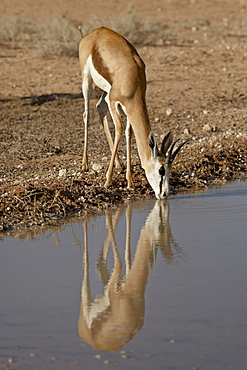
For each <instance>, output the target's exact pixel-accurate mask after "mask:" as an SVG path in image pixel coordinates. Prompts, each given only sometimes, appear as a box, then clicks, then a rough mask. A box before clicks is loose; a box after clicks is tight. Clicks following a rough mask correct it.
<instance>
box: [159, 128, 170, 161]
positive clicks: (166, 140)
mask: <svg viewBox="0 0 247 370" xmlns="http://www.w3.org/2000/svg"><path fill="white" fill-rule="evenodd" d="M172 142H173V132H172V131H170V132H168V134H167V135H166V136H165V137H164V139H163V141H162V144H161V152H162V154H163V155H164V156H165V155H166V153H167V151H168V149H169V148H170V146H171V145H172Z"/></svg>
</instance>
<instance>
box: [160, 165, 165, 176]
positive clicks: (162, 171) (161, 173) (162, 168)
mask: <svg viewBox="0 0 247 370" xmlns="http://www.w3.org/2000/svg"><path fill="white" fill-rule="evenodd" d="M165 173H166V170H165V168H164V166H162V167H160V169H159V174H160V176H165Z"/></svg>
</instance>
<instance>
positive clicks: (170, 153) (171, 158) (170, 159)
mask: <svg viewBox="0 0 247 370" xmlns="http://www.w3.org/2000/svg"><path fill="white" fill-rule="evenodd" d="M178 140H179V139H177V140H176V141H174V143H173V144H172V146H171V148H170V150H169V152H168V156H167V159H166V163H172V162H173V161H174V159H175V158H176V156H177V154H178V152H179V151H180V149H182V147H183V146H184V145H185V144H186V143H187V142H188V141H190V140H185V141H184V142H183V143H182V144H180V145H179V146H178V147H177V149H176V150H175V152H174V153H172V151H173V149H174V146H175V144H176V143H177V142H178Z"/></svg>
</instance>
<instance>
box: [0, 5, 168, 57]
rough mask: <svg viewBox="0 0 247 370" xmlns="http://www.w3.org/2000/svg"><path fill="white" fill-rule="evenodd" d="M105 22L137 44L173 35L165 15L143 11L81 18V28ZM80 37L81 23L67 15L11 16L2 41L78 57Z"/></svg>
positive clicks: (0, 30) (0, 29) (1, 27)
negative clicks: (44, 18)
mask: <svg viewBox="0 0 247 370" xmlns="http://www.w3.org/2000/svg"><path fill="white" fill-rule="evenodd" d="M102 25H103V26H106V27H109V28H112V29H114V30H115V31H117V32H119V33H121V34H122V35H123V36H124V37H126V38H127V39H128V40H129V41H130V42H131V43H133V44H136V45H141V44H144V45H146V44H152V43H155V42H156V40H160V39H161V40H166V39H167V38H168V37H169V32H168V31H167V28H166V27H165V25H163V24H162V20H161V19H159V18H153V17H146V18H144V19H141V17H140V15H139V14H137V13H133V12H128V11H127V12H124V13H122V14H120V15H119V16H118V17H114V18H113V17H110V18H109V17H108V18H105V19H103V20H102V19H97V18H94V19H92V20H91V21H87V22H81V30H82V33H83V35H85V34H87V33H89V32H90V31H92V30H93V29H95V28H97V27H100V26H102ZM80 38H81V36H80V32H79V31H78V24H74V23H73V22H71V21H70V20H69V19H67V18H66V17H63V16H56V17H54V18H52V19H51V20H49V21H47V22H43V21H42V20H40V21H39V22H35V21H33V20H32V19H28V18H23V17H21V18H20V17H11V18H9V19H8V20H7V21H6V20H5V21H4V22H3V21H2V22H0V43H1V44H4V43H12V45H11V46H12V47H25V48H28V49H30V51H31V52H32V54H33V55H38V56H44V57H52V56H69V57H75V56H77V55H78V45H79V42H80Z"/></svg>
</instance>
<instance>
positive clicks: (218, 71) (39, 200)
mask: <svg viewBox="0 0 247 370" xmlns="http://www.w3.org/2000/svg"><path fill="white" fill-rule="evenodd" d="M4 3H6V4H5V5H4ZM24 3H27V4H26V5H28V1H26V2H21V3H20V2H15V1H14V0H11V1H8V2H2V3H1V7H3V6H4V8H3V9H2V16H3V18H5V19H6V20H7V19H8V18H9V17H10V16H12V15H15V16H26V17H33V18H34V19H37V18H36V16H37V11H38V12H39V14H40V17H43V18H45V19H46V20H47V19H49V18H50V17H52V16H54V15H56V14H61V15H65V16H66V17H69V18H70V19H71V20H73V22H74V23H76V22H80V21H83V20H84V19H88V17H89V16H90V14H91V15H92V17H93V15H95V16H96V17H97V16H98V17H99V16H100V14H102V11H103V9H102V8H101V6H100V5H99V4H100V2H97V1H92V2H90V5H89V4H88V5H86V6H85V8H84V14H83V12H77V11H76V9H78V6H79V2H78V1H72V2H70V3H69V5H66V4H65V2H62V4H63V5H62V7H59V8H58V7H55V5H54V6H53V3H54V4H55V3H56V4H57V3H59V1H57V2H52V3H51V4H49V6H45V5H47V2H46V1H39V2H38V1H32V4H31V6H30V7H28V6H25V7H24V6H21V4H24ZM71 3H74V7H73V6H72V5H71ZM132 3H133V6H132V8H131V10H130V12H132V13H133V12H137V11H138V12H139V13H140V14H141V16H143V17H144V16H145V17H146V16H147V15H152V16H153V17H157V19H158V17H159V19H160V18H162V22H161V24H163V27H164V30H165V31H166V32H165V35H166V37H163V38H156V37H155V36H156V34H154V35H151V36H150V42H149V43H145V45H137V48H138V51H139V53H140V54H141V56H142V58H143V60H144V61H145V63H146V65H147V79H148V90H147V101H148V108H149V114H150V120H151V122H152V128H153V130H154V132H155V134H156V136H157V140H158V141H159V142H160V141H161V139H162V137H163V135H164V134H165V133H167V131H169V130H171V129H172V130H173V131H174V132H175V135H176V137H177V138H180V139H181V140H184V139H190V142H189V143H188V144H187V145H186V146H185V147H184V149H183V151H182V152H181V153H180V154H179V156H178V158H177V160H176V162H175V163H174V166H173V173H172V176H171V186H172V191H179V190H184V189H192V188H193V189H194V188H201V189H203V188H206V187H207V186H210V185H212V184H214V185H215V184H216V185H220V184H222V183H225V182H227V181H231V180H234V179H246V151H247V149H246V142H247V140H246V135H247V125H246V124H247V113H246V102H247V92H246V91H247V90H246V86H247V80H246V65H247V44H246V37H247V29H246V23H245V22H246V21H245V20H244V14H246V11H247V7H246V2H245V1H237V2H234V3H233V2H231V1H224V2H219V1H213V0H212V1H211V0H210V1H206V2H205V1H196V0H195V1H186V2H183V4H184V8H181V5H180V3H181V2H178V1H173V2H169V1H159V2H157V3H155V4H154V3H153V2H148V1H147V2H144V3H143V1H142V2H141V4H142V7H139V1H137V0H134V1H132ZM223 3H224V6H223ZM93 5H94V10H95V9H96V10H95V11H94V12H92V9H91V6H93ZM96 5H98V7H97V6H96ZM154 5H155V6H154ZM112 9H116V12H117V13H118V14H120V13H121V12H122V11H125V10H126V8H125V7H123V5H122V3H121V2H118V3H117V5H116V4H115V1H108V2H107V7H104V11H105V15H108V16H109V15H110V10H111V11H112ZM84 17H85V18H84ZM163 34H164V33H163ZM0 42H1V51H0V63H1V79H0V87H1V93H0V94H1V95H0V116H1V121H0V155H1V162H0V186H1V188H0V230H1V231H4V232H7V231H8V230H11V229H13V228H23V227H30V226H35V225H43V224H49V223H56V222H57V220H58V219H59V218H62V217H65V216H67V215H69V214H70V213H74V212H77V213H84V212H97V211H98V210H100V209H103V208H104V207H108V206H112V205H115V204H117V203H119V202H124V201H126V200H127V199H133V200H134V199H141V198H143V197H153V192H152V190H151V189H150V186H149V185H148V183H147V181H146V179H145V176H144V173H143V171H142V169H141V168H140V161H139V158H138V156H137V152H136V146H135V142H134V140H133V171H134V180H135V185H136V188H135V190H133V191H128V190H126V188H125V186H126V182H125V178H124V171H120V172H119V171H115V172H114V182H113V186H111V187H110V188H109V189H104V187H103V184H104V180H105V172H106V169H107V165H108V163H109V158H110V152H109V148H108V145H107V143H106V140H105V138H104V135H103V131H102V128H101V127H100V125H99V123H98V117H97V114H96V111H95V108H94V107H95V103H96V97H97V96H98V92H97V91H96V92H95V99H94V100H93V101H92V118H91V121H92V123H91V127H90V136H89V137H90V149H89V150H90V162H91V170H90V171H89V172H88V173H82V172H80V166H81V161H82V149H83V124H82V112H83V104H84V103H83V100H82V97H81V93H80V85H81V80H80V71H79V64H78V59H77V58H76V57H68V56H53V57H49V58H48V59H47V58H44V57H42V56H37V55H35V56H34V54H33V50H31V49H29V48H26V47H25V44H24V41H23V39H22V40H21V41H20V42H19V44H18V40H16V41H15V43H13V42H7V41H4V42H2V41H1V40H0ZM119 151H120V155H121V156H122V157H124V156H125V146H124V138H123V140H122V142H121V145H120V150H119Z"/></svg>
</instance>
